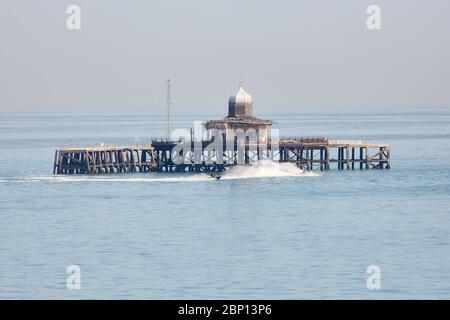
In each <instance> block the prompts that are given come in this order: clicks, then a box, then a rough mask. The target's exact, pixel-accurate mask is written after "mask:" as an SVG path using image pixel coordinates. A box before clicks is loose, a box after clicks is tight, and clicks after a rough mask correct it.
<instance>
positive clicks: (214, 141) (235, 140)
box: [53, 85, 391, 174]
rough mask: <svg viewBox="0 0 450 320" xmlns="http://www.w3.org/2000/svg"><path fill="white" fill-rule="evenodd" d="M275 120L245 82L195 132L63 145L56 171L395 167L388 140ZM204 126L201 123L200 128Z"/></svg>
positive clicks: (62, 172)
mask: <svg viewBox="0 0 450 320" xmlns="http://www.w3.org/2000/svg"><path fill="white" fill-rule="evenodd" d="M271 126H272V121H271V120H264V119H260V118H257V117H255V116H254V115H253V98H252V96H251V95H250V94H248V93H247V92H246V91H245V90H244V88H243V87H242V85H241V86H240V87H239V89H238V91H237V93H236V94H234V95H232V96H231V97H230V98H229V100H228V115H227V116H226V117H224V118H222V119H218V120H209V121H207V122H206V123H204V124H203V128H201V130H203V129H204V131H206V134H205V135H204V134H203V132H200V133H199V132H195V130H192V129H191V134H190V135H188V136H189V137H186V136H185V137H183V138H180V139H177V140H176V141H173V140H172V139H167V138H166V139H153V140H152V141H151V143H149V144H147V145H141V146H112V145H111V146H105V145H103V144H102V145H100V146H98V147H76V148H62V149H59V150H56V151H55V161H54V170H53V173H54V174H104V173H126V172H221V171H224V170H226V169H227V168H228V167H231V166H235V165H251V164H252V163H255V162H256V161H259V160H262V159H270V160H273V161H278V162H290V163H293V164H295V165H296V166H298V167H299V168H301V169H303V170H329V169H338V170H344V169H345V170H354V169H389V168H390V166H391V163H390V158H391V153H390V146H389V145H388V144H378V143H377V144H374V143H363V142H362V141H360V140H331V139H328V138H326V137H280V135H279V132H278V130H277V129H273V128H271ZM197 129H198V128H197Z"/></svg>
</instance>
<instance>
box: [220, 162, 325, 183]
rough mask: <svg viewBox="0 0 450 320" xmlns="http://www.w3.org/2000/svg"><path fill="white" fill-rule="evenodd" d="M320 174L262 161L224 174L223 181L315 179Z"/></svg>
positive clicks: (293, 165) (232, 169)
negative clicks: (286, 178) (289, 178)
mask: <svg viewBox="0 0 450 320" xmlns="http://www.w3.org/2000/svg"><path fill="white" fill-rule="evenodd" d="M315 176H319V174H318V173H314V172H310V171H304V170H302V169H299V168H298V167H297V166H296V165H295V164H293V163H289V162H285V163H279V162H275V161H272V160H260V161H258V162H257V163H255V164H253V165H247V166H235V167H232V168H231V169H230V170H228V171H227V172H225V173H224V174H223V177H222V179H252V178H285V177H315Z"/></svg>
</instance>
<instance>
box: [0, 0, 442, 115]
mask: <svg viewBox="0 0 450 320" xmlns="http://www.w3.org/2000/svg"><path fill="white" fill-rule="evenodd" d="M0 4H1V10H0V112H33V113H36V112H53V111H57V112H105V113H108V112H118V111H130V112H133V111H139V112H141V111H144V112H149V113H152V114H163V113H164V108H165V95H166V92H165V85H166V83H165V79H166V78H167V77H168V76H169V77H170V78H171V79H172V82H173V102H174V112H175V113H178V114H191V113H192V114H202V113H208V114H217V113H219V114H222V113H223V114H225V113H226V112H227V100H228V96H229V95H230V94H231V93H233V92H234V91H236V90H237V87H238V84H239V81H240V80H242V81H243V83H244V87H245V88H246V90H247V91H248V92H249V93H250V94H252V95H253V97H254V100H255V107H254V110H255V112H256V113H269V112H284V113H288V112H314V111H317V110H331V111H335V112H338V111H339V110H356V111H377V110H386V109H389V110H399V111H400V110H407V109H413V108H417V107H421V108H429V107H430V108H431V107H444V108H445V107H448V109H449V110H450V16H449V13H450V1H448V0H433V1H425V0H395V1H393V0H371V1H365V0H340V1H336V0H328V1H325V0H308V1H301V0H277V1H275V0H272V1H262V0H251V1H249V0H239V1H237V0H226V1H225V0H223V1H222V0H214V1H213V0H189V1H187V0H179V1H170V0H142V1H138V0H129V1H112V0H71V1H65V0H39V1H36V0H27V1H24V0H0ZM70 4H77V5H79V6H80V7H81V30H77V31H69V30H68V29H67V28H66V19H67V17H68V15H67V14H66V8H67V6H68V5H70ZM371 4H376V5H379V6H380V7H381V9H382V29H381V30H380V31H369V30H368V29H367V27H366V19H367V14H366V9H367V7H368V6H369V5H371Z"/></svg>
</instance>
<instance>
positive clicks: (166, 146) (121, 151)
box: [53, 138, 391, 174]
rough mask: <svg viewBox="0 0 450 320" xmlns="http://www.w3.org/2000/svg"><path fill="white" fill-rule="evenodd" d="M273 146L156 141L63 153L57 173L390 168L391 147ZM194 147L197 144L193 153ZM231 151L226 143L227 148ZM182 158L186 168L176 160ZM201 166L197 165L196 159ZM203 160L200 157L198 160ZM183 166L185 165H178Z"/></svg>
mask: <svg viewBox="0 0 450 320" xmlns="http://www.w3.org/2000/svg"><path fill="white" fill-rule="evenodd" d="M270 142H271V141H268V143H267V145H251V144H249V143H247V144H245V148H244V149H239V148H238V147H237V146H236V145H235V147H234V148H232V150H226V149H225V148H224V149H222V150H225V151H223V152H221V151H217V150H214V149H211V148H208V146H209V145H210V144H211V143H212V141H202V142H201V150H200V154H197V155H196V154H195V152H191V151H188V152H183V153H179V152H174V151H173V148H174V147H175V146H176V145H177V144H178V142H175V141H167V140H153V141H152V143H151V144H149V145H138V146H105V145H100V146H98V147H76V148H61V149H59V150H56V151H55V161H54V169H53V174H105V173H125V172H185V171H190V172H220V171H223V170H225V169H226V168H227V167H230V166H233V165H236V164H238V163H242V162H239V161H238V159H243V162H244V163H245V164H251V163H254V162H256V161H258V160H261V159H272V160H273V161H279V162H291V163H295V164H296V165H297V166H298V167H299V168H301V169H304V170H330V169H338V170H344V169H346V170H354V169H390V167H391V164H390V157H391V154H390V146H389V145H388V144H374V143H363V142H361V141H359V140H328V139H326V138H282V139H279V141H278V143H276V144H275V146H276V147H273V144H271V143H270ZM193 146H194V142H192V149H194V148H193ZM224 146H225V143H224ZM176 157H182V158H183V159H182V160H183V161H182V163H181V164H176V163H177V162H176V161H174V158H176ZM196 157H197V159H200V161H195V159H196ZM198 157H200V158H198ZM178 163H179V161H178Z"/></svg>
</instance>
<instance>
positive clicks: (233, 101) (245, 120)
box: [205, 84, 272, 140]
mask: <svg viewBox="0 0 450 320" xmlns="http://www.w3.org/2000/svg"><path fill="white" fill-rule="evenodd" d="M271 125H272V121H271V120H263V119H259V118H256V117H254V116H253V98H252V96H251V95H250V94H248V93H247V92H246V91H245V90H244V88H243V87H242V84H241V85H240V86H239V90H238V91H237V92H236V94H234V95H232V96H231V97H230V99H229V100H228V116H226V117H225V118H223V119H220V120H209V121H208V122H206V123H205V129H206V130H212V129H217V130H221V131H223V132H230V131H231V132H235V131H236V130H239V129H241V130H243V131H244V132H247V131H248V130H249V129H250V130H254V132H255V134H256V135H257V136H258V137H260V139H262V140H265V139H267V137H268V130H269V127H270V126H271ZM229 130H230V131H229Z"/></svg>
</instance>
